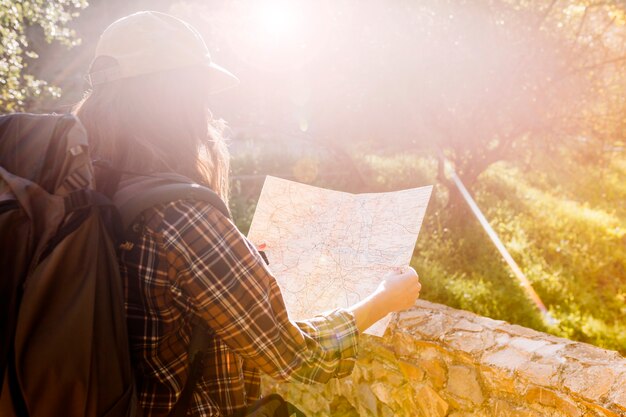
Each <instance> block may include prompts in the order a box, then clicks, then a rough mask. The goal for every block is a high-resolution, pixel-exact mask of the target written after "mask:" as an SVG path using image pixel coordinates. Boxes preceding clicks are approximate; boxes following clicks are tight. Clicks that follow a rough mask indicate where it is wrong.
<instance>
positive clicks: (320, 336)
mask: <svg viewBox="0 0 626 417" xmlns="http://www.w3.org/2000/svg"><path fill="white" fill-rule="evenodd" d="M138 225H139V226H140V228H139V233H138V237H137V239H136V242H135V244H134V246H133V247H132V248H131V249H130V250H127V251H125V252H123V253H122V258H121V269H122V275H123V276H124V278H125V285H126V309H127V316H128V326H129V333H130V343H131V350H132V354H133V360H134V361H135V364H136V368H137V370H138V375H137V379H138V381H137V385H138V391H139V405H140V407H141V408H142V409H143V412H144V416H146V417H147V416H165V415H167V413H168V412H169V411H170V409H171V408H172V407H173V406H174V404H175V403H176V401H177V400H178V398H179V396H180V393H181V391H182V389H183V387H184V385H185V381H186V379H187V375H188V373H189V362H188V355H187V350H188V347H189V340H190V336H191V330H192V327H193V324H194V323H196V322H197V320H203V321H204V322H205V323H206V324H208V325H209V327H210V328H211V329H212V332H213V336H212V338H211V339H212V340H211V344H210V347H209V349H208V355H207V361H206V366H205V371H204V374H203V376H202V378H201V379H200V381H199V382H198V384H197V386H196V388H195V391H194V395H193V399H192V401H191V405H190V408H189V411H188V415H191V416H227V415H229V414H231V413H233V412H235V411H238V410H241V409H243V408H245V407H246V405H249V404H250V403H251V402H252V401H254V400H256V399H257V398H258V397H259V370H260V371H261V372H263V373H266V374H268V375H270V376H272V377H274V378H278V379H281V380H295V381H300V382H306V383H312V382H322V383H323V382H326V381H328V380H329V379H330V378H334V377H338V378H340V377H343V376H347V375H349V374H350V373H351V371H352V368H353V367H354V362H355V357H356V354H357V342H358V331H357V329H356V324H355V320H354V316H353V315H352V314H351V313H349V312H348V311H346V310H342V309H338V310H335V311H332V312H329V313H326V314H324V315H320V316H317V317H314V318H312V319H310V320H305V321H300V322H292V321H290V320H289V318H288V316H287V311H286V309H285V305H284V301H283V298H282V295H281V293H280V289H279V287H278V285H277V283H276V280H275V278H274V277H273V276H272V274H271V272H270V271H269V269H268V268H267V267H266V265H265V263H264V262H263V260H262V258H261V256H260V255H259V253H258V252H257V250H256V248H255V247H254V246H253V245H252V244H251V243H250V242H249V241H248V240H247V239H246V238H245V237H244V236H243V235H242V234H241V233H240V232H239V230H238V229H237V228H236V226H235V225H234V224H233V223H232V222H231V221H230V220H229V219H227V218H226V217H225V216H223V215H222V214H221V213H220V212H219V211H218V210H217V209H215V208H213V207H212V206H210V205H208V204H206V203H202V202H195V201H186V200H183V201H176V202H172V203H168V204H165V205H160V206H157V207H154V208H152V209H149V210H146V211H145V212H144V213H143V220H142V221H141V222H140V223H139V224H138Z"/></svg>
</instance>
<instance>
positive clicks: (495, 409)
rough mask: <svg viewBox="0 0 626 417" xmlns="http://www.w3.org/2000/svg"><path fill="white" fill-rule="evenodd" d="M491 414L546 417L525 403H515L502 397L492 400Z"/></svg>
mask: <svg viewBox="0 0 626 417" xmlns="http://www.w3.org/2000/svg"><path fill="white" fill-rule="evenodd" d="M489 405H490V413H491V414H490V415H492V416H494V417H496V416H497V417H546V415H545V414H543V415H542V414H541V413H539V412H537V411H535V410H532V409H530V408H528V407H526V406H524V405H520V404H513V403H511V402H509V401H507V400H504V399H501V398H495V399H492V400H491V401H490V404H489Z"/></svg>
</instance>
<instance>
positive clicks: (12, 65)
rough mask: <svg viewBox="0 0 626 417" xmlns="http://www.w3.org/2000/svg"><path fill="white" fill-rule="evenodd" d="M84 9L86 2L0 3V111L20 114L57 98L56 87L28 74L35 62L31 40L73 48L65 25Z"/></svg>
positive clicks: (4, 0) (6, 0)
mask: <svg viewBox="0 0 626 417" xmlns="http://www.w3.org/2000/svg"><path fill="white" fill-rule="evenodd" d="M86 6H87V1H86V0H58V1H41V0H39V1H38V0H30V1H20V2H13V1H10V0H0V23H1V25H0V112H3V113H6V112H12V111H22V110H25V109H29V108H31V106H32V105H33V103H34V102H36V101H37V100H38V99H40V98H42V97H46V96H52V97H59V96H60V90H59V89H58V88H57V87H55V86H53V85H49V84H48V83H47V82H46V81H45V80H42V79H38V78H37V77H35V76H34V75H32V74H29V73H28V63H29V61H31V60H34V59H37V53H36V51H35V50H34V48H32V46H31V37H33V36H37V35H41V36H42V37H43V38H44V39H45V41H46V42H48V43H50V42H53V41H57V42H60V43H62V44H63V45H66V46H68V47H72V46H74V45H77V44H78V43H79V42H80V40H79V39H77V37H76V35H75V33H74V31H73V30H72V29H70V28H69V27H68V23H69V22H70V21H71V20H72V19H73V18H74V17H76V16H77V15H78V11H79V10H80V9H83V8H84V7H86Z"/></svg>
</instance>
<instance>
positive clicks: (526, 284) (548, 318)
mask: <svg viewBox="0 0 626 417" xmlns="http://www.w3.org/2000/svg"><path fill="white" fill-rule="evenodd" d="M439 155H440V158H441V159H442V160H443V163H444V167H445V170H446V171H447V172H448V174H449V175H450V178H451V179H452V182H454V185H456V188H458V189H459V192H460V193H461V195H462V196H463V198H464V199H465V202H466V203H467V205H468V206H469V208H470V210H472V213H473V214H474V216H476V219H478V222H479V223H480V225H481V226H482V227H483V229H484V230H485V232H486V233H487V235H488V236H489V239H491V241H492V242H493V244H494V245H495V246H496V249H498V252H500V254H501V255H502V257H503V258H504V261H505V262H506V263H507V265H509V267H510V268H511V270H512V271H513V275H515V277H516V278H517V280H518V281H519V283H520V286H521V287H522V289H523V290H524V292H525V293H526V295H527V296H528V298H530V300H531V301H532V302H533V303H535V305H536V306H537V308H538V309H539V311H540V312H541V315H542V316H543V319H544V321H545V322H546V323H547V324H548V325H550V326H553V325H555V324H557V320H556V319H555V318H554V317H552V315H551V314H550V312H549V311H548V309H547V308H546V306H545V304H544V303H543V301H541V298H540V297H539V294H537V292H536V291H535V289H534V288H533V286H532V285H531V283H530V281H529V280H528V278H526V275H524V273H523V272H522V270H521V269H520V267H519V266H518V265H517V262H515V259H513V257H512V256H511V254H510V253H509V251H508V250H507V249H506V247H505V246H504V244H503V243H502V241H501V240H500V238H499V237H498V234H497V233H496V232H495V230H493V228H492V227H491V225H490V224H489V222H488V221H487V219H486V218H485V216H484V215H483V213H482V211H481V210H480V208H479V207H478V204H476V201H474V199H473V198H472V196H471V195H470V193H469V191H467V188H465V185H463V182H462V181H461V179H460V178H459V177H458V175H456V172H455V171H454V168H452V165H451V164H450V163H449V162H448V160H447V159H446V158H445V157H444V156H443V152H440V153H439Z"/></svg>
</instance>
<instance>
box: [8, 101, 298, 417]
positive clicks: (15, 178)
mask: <svg viewBox="0 0 626 417" xmlns="http://www.w3.org/2000/svg"><path fill="white" fill-rule="evenodd" d="M108 174H109V175H108V176H109V178H110V179H111V181H107V183H106V184H105V187H103V188H104V189H103V190H102V191H105V193H104V194H103V193H100V192H98V191H96V187H95V179H94V166H93V164H92V161H91V159H90V156H89V153H88V145H87V135H86V132H85V130H84V128H83V127H82V126H81V124H80V122H79V121H78V120H77V119H76V118H75V117H74V116H72V115H34V114H19V113H18V114H12V115H7V116H0V270H1V271H3V272H2V277H1V278H0V313H1V314H0V336H1V337H2V339H1V340H2V344H1V346H0V375H1V376H2V380H1V381H0V415H1V416H3V417H5V416H6V417H9V416H18V417H22V416H42V417H47V416H69V417H73V416H76V417H79V416H88V417H91V416H94V417H95V416H107V417H117V416H124V417H133V416H135V415H137V406H136V395H135V385H134V377H133V368H132V364H131V359H130V350H129V344H128V334H127V329H126V318H125V310H124V290H123V283H122V279H121V277H120V273H119V269H118V268H119V265H118V258H117V248H116V246H117V245H118V244H120V243H122V242H124V240H125V239H124V238H125V236H126V233H125V232H126V230H128V229H129V226H130V225H131V223H132V222H133V221H134V220H135V219H136V218H137V216H138V215H139V214H140V213H141V212H142V211H143V210H145V209H147V208H149V207H152V206H154V205H156V204H160V203H165V202H169V201H175V200H178V199H181V198H191V199H195V200H201V201H205V202H207V203H209V204H212V205H213V206H214V207H216V208H217V209H218V210H220V211H221V212H222V213H223V214H224V215H226V216H228V217H229V216H230V215H229V212H228V209H227V207H226V206H225V204H224V203H223V202H222V200H221V199H220V198H219V197H218V196H217V194H215V193H214V192H213V191H212V190H210V189H208V188H206V187H202V186H199V185H197V184H193V183H191V181H190V180H189V179H187V178H185V177H182V176H178V175H174V174H159V175H150V176H133V177H131V178H127V179H125V180H122V181H120V179H121V174H122V173H120V172H116V171H114V170H109V172H108ZM109 197H112V198H113V201H112V199H111V198H109ZM206 335H208V332H206V331H204V330H203V329H201V327H200V326H197V327H196V328H194V332H193V335H192V340H196V341H194V342H192V343H191V346H190V351H189V353H190V355H189V356H190V360H192V363H191V365H192V368H191V369H192V375H195V376H193V377H190V378H188V383H187V385H186V386H185V388H184V390H183V393H182V395H181V397H182V399H181V400H180V401H179V403H178V404H176V407H175V408H174V410H173V412H172V413H171V415H172V416H174V415H181V416H183V415H185V414H186V412H187V408H188V404H189V400H190V398H191V393H192V392H193V389H194V386H195V383H196V381H197V378H199V376H200V374H201V367H200V366H198V365H199V363H201V362H202V356H203V355H202V350H203V349H204V346H206V337H207V336H206ZM287 407H289V413H290V414H291V412H294V411H299V410H295V409H294V407H293V406H292V405H291V404H289V403H287V402H285V401H284V400H283V399H282V398H280V397H279V396H270V397H267V398H266V399H262V400H260V401H259V402H258V403H256V404H254V405H253V406H251V408H250V412H251V414H250V415H268V416H270V415H277V416H278V415H287V414H281V413H284V412H286V410H287ZM275 409H276V410H275ZM270 410H272V411H270ZM266 411H268V412H267V413H266ZM254 413H256V414H254ZM259 413H261V414H259ZM298 415H302V414H301V413H300V414H298Z"/></svg>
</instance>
